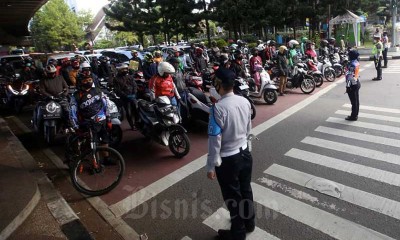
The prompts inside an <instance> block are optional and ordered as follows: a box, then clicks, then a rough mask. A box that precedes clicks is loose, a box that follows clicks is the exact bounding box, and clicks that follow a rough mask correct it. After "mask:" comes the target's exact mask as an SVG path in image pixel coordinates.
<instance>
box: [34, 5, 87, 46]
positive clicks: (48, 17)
mask: <svg viewBox="0 0 400 240" xmlns="http://www.w3.org/2000/svg"><path fill="white" fill-rule="evenodd" d="M30 30H31V34H32V39H33V41H34V44H35V47H36V49H38V51H49V52H51V51H54V50H69V49H71V48H72V45H73V44H79V42H80V41H82V39H83V36H84V31H83V29H82V25H81V24H79V22H78V18H77V16H76V15H75V14H74V13H73V12H72V11H71V10H70V9H69V7H68V5H67V4H66V3H65V2H64V0H50V1H49V2H48V3H47V4H45V5H44V6H43V7H42V8H41V9H40V10H39V11H37V12H36V14H35V16H34V17H33V18H32V21H31V24H30Z"/></svg>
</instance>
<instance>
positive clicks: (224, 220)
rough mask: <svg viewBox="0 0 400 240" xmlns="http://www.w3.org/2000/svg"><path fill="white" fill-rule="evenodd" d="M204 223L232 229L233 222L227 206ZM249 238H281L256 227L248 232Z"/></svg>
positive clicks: (271, 239) (254, 239) (218, 227)
mask: <svg viewBox="0 0 400 240" xmlns="http://www.w3.org/2000/svg"><path fill="white" fill-rule="evenodd" d="M203 224H205V225H207V226H209V227H210V228H212V229H214V231H218V230H219V229H230V227H231V222H230V216H229V212H228V210H226V209H225V208H219V209H218V210H217V211H216V212H214V213H213V214H212V215H211V216H209V217H208V218H207V219H206V220H204V221H203ZM246 239H248V240H260V239H263V240H279V238H277V237H275V236H273V235H271V234H269V233H267V232H266V231H264V230H262V229H260V228H258V227H256V228H255V229H254V232H251V233H248V234H247V236H246Z"/></svg>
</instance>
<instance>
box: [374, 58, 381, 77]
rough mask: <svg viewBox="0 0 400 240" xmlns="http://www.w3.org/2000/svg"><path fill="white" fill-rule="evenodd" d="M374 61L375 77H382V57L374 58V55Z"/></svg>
mask: <svg viewBox="0 0 400 240" xmlns="http://www.w3.org/2000/svg"><path fill="white" fill-rule="evenodd" d="M374 63H375V69H376V75H377V78H382V58H379V59H376V57H374Z"/></svg>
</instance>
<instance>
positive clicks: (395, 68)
mask: <svg viewBox="0 0 400 240" xmlns="http://www.w3.org/2000/svg"><path fill="white" fill-rule="evenodd" d="M397 63H398V61H396V60H395V61H390V62H389V65H388V67H387V68H383V69H382V73H386V74H398V73H400V66H399V65H398V64H397Z"/></svg>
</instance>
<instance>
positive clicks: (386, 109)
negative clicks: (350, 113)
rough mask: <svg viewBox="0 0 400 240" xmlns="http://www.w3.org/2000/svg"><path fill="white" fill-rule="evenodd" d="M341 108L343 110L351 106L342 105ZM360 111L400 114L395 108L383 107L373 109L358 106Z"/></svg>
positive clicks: (371, 107)
mask: <svg viewBox="0 0 400 240" xmlns="http://www.w3.org/2000/svg"><path fill="white" fill-rule="evenodd" d="M343 107H345V108H351V104H348V103H346V104H344V105H343ZM360 109H362V110H371V111H376V112H387V113H400V110H399V109H395V108H383V107H373V106H364V105H360Z"/></svg>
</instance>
